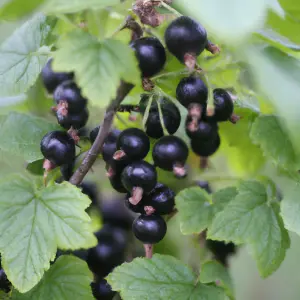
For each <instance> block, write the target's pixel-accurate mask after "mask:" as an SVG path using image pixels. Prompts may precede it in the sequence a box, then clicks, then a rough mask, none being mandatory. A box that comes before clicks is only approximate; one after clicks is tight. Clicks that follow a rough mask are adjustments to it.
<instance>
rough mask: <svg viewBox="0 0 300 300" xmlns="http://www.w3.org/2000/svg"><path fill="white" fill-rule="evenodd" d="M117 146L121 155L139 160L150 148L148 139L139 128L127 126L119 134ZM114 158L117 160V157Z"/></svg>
mask: <svg viewBox="0 0 300 300" xmlns="http://www.w3.org/2000/svg"><path fill="white" fill-rule="evenodd" d="M117 148H118V149H119V150H121V152H120V153H122V154H120V155H121V157H122V156H124V155H126V156H127V157H128V158H130V159H133V160H140V159H143V158H144V157H145V156H146V155H147V154H148V152H149V150H150V140H149V138H148V136H147V135H146V134H145V132H144V131H142V130H141V129H138V128H128V129H125V130H124V131H123V132H122V133H121V134H120V135H119V137H118V140H117ZM114 158H115V156H114ZM115 159H116V160H118V159H119V157H117V158H115Z"/></svg>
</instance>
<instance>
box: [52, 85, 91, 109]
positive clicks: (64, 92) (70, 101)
mask: <svg viewBox="0 0 300 300" xmlns="http://www.w3.org/2000/svg"><path fill="white" fill-rule="evenodd" d="M53 98H54V100H55V102H56V103H57V104H60V103H63V104H64V105H65V106H66V109H67V111H68V113H80V112H81V111H82V110H83V109H84V108H85V107H86V104H87V99H85V98H84V97H83V96H82V95H81V91H80V89H79V87H78V86H77V85H76V83H75V82H73V81H66V82H63V83H62V84H60V85H59V86H58V87H57V88H56V90H55V91H54V94H53Z"/></svg>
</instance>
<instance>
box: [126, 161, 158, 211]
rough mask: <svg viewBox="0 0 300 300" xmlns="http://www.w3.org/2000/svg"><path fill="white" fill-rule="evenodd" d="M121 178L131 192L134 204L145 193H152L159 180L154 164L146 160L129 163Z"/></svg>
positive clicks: (131, 200) (131, 199)
mask: <svg viewBox="0 0 300 300" xmlns="http://www.w3.org/2000/svg"><path fill="white" fill-rule="evenodd" d="M121 180H122V183H123V185H124V187H125V188H126V189H127V191H128V192H130V193H131V195H132V197H131V198H130V202H131V203H132V204H134V205H136V204H137V203H139V202H140V201H141V199H142V196H143V193H150V192H151V190H152V189H153V188H154V187H155V185H156V182H157V173H156V170H155V168H154V166H152V165H150V164H149V163H148V162H146V161H136V162H133V163H131V164H129V165H128V166H127V167H126V168H125V169H124V170H123V172H122V175H121Z"/></svg>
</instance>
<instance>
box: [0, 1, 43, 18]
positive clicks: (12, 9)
mask: <svg viewBox="0 0 300 300" xmlns="http://www.w3.org/2000/svg"><path fill="white" fill-rule="evenodd" d="M43 2H44V0H26V1H23V0H8V1H6V2H5V4H4V5H3V6H1V8H0V18H1V19H5V20H11V19H16V18H20V17H24V16H26V15H27V14H29V13H31V12H33V11H34V10H35V9H36V8H37V7H38V6H40V5H41V4H42V3H43Z"/></svg>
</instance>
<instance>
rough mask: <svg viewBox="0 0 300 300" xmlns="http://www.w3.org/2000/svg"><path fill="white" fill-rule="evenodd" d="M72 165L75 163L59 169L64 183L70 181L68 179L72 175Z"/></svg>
mask: <svg viewBox="0 0 300 300" xmlns="http://www.w3.org/2000/svg"><path fill="white" fill-rule="evenodd" d="M74 165H75V161H73V162H72V163H70V164H65V165H62V166H61V167H60V172H61V175H62V178H63V180H65V181H69V180H70V178H71V177H72V175H73V173H74V172H73V170H74Z"/></svg>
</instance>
